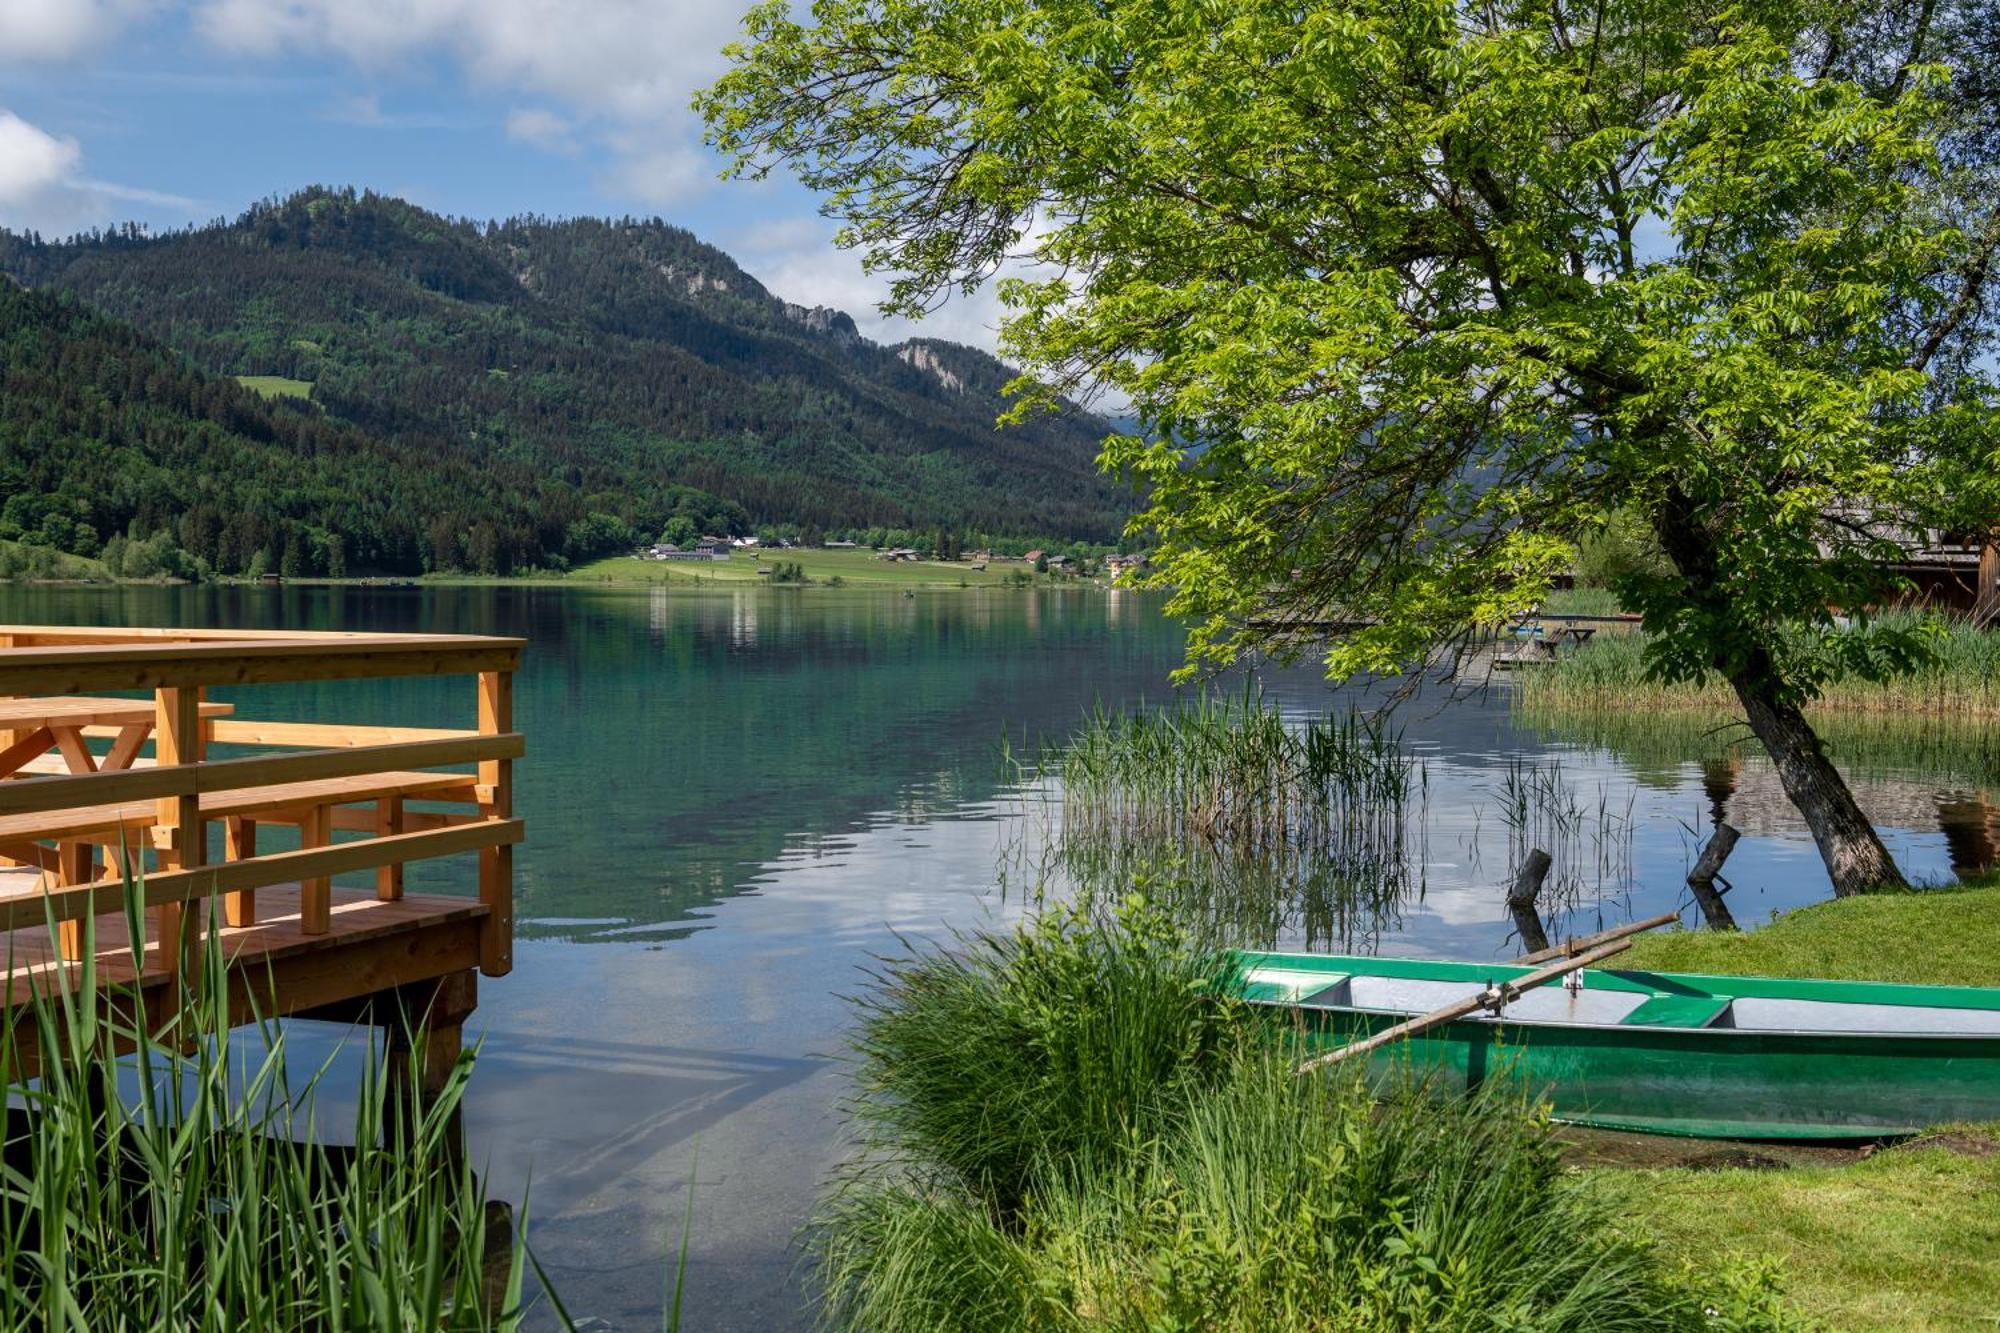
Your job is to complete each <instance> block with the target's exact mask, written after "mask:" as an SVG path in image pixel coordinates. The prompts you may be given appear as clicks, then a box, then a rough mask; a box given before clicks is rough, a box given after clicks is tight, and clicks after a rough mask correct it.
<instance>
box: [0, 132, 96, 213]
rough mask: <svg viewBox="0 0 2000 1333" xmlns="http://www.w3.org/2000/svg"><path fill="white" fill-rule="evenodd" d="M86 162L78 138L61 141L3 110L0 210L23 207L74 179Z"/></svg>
mask: <svg viewBox="0 0 2000 1333" xmlns="http://www.w3.org/2000/svg"><path fill="white" fill-rule="evenodd" d="M82 162H83V149H82V148H80V147H78V146H77V142H76V140H74V139H58V138H56V137H55V136H54V135H53V134H49V133H47V132H46V131H44V130H41V129H38V128H36V127H35V126H33V125H30V124H29V123H28V122H27V121H25V120H22V119H21V118H20V117H19V116H17V115H15V114H14V113H13V112H11V111H0V209H12V208H18V207H21V206H22V205H23V204H24V203H25V202H26V201H28V200H31V199H34V198H36V197H37V196H39V195H41V194H44V193H46V192H47V191H49V190H51V189H54V188H56V187H58V186H60V185H61V184H62V183H63V182H65V181H67V180H69V179H70V177H71V176H73V175H74V174H75V172H76V169H77V167H78V166H79V165H80V164H81V163H82Z"/></svg>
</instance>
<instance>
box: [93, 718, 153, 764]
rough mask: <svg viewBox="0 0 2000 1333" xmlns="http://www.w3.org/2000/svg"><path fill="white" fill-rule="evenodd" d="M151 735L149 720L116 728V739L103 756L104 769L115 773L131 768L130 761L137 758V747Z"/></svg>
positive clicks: (151, 723) (150, 720)
mask: <svg viewBox="0 0 2000 1333" xmlns="http://www.w3.org/2000/svg"><path fill="white" fill-rule="evenodd" d="M152 734H153V722H152V719H151V718H148V719H146V720H145V721H144V722H134V723H133V724H132V725H131V726H129V727H120V728H118V736H117V739H115V740H113V741H112V742H111V748H110V750H108V751H106V753H105V755H104V765H103V766H104V767H105V768H106V769H109V770H110V771H112V772H114V773H116V772H119V771H121V770H124V769H128V768H130V767H132V761H133V760H135V759H137V758H138V757H139V747H140V746H142V745H144V744H145V743H146V740H147V738H148V737H150V736H151V735H152Z"/></svg>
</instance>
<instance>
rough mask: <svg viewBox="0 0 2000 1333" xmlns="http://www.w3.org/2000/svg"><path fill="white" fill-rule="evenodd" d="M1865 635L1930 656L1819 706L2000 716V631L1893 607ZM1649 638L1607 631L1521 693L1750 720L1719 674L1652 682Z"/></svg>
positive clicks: (1836, 684)
mask: <svg viewBox="0 0 2000 1333" xmlns="http://www.w3.org/2000/svg"><path fill="white" fill-rule="evenodd" d="M1849 633H1851V634H1855V635H1882V636H1885V637H1886V636H1910V635H1914V636H1916V637H1917V638H1918V639H1919V640H1920V641H1921V642H1922V643H1924V644H1925V645H1926V647H1927V649H1928V652H1927V655H1926V660H1924V661H1922V662H1920V663H1919V664H1917V665H1916V666H1915V667H1914V668H1913V669H1912V670H1910V671H1908V672H1907V673H1905V674H1902V675H1898V676H1895V677H1893V678H1891V679H1888V680H1883V681H1869V680H1864V679H1860V678H1859V677H1855V676H1849V677H1846V678H1842V679H1836V680H1834V681H1832V682H1831V683H1830V684H1828V685H1827V686H1826V688H1825V689H1824V691H1823V692H1822V693H1821V695H1820V697H1819V699H1818V701H1817V703H1816V704H1815V707H1817V708H1819V709H1823V710H1843V711H1854V712H1889V713H1928V714H1937V715H1941V716H1953V717H1959V718H1965V717H1993V716H2000V634H1995V633H1992V632H1989V631H1986V630H1981V629H1975V628H1974V627H1973V626H1972V625H1971V624H1969V623H1968V622H1966V621H1963V620H1956V619H1947V618H1944V617H1940V616H1936V615H1933V614H1930V613H1924V612H1916V611H1893V612H1887V613H1884V614H1882V615H1878V616H1875V617H1873V618H1872V619H1871V620H1870V621H1869V622H1868V625H1867V627H1866V628H1863V629H1855V630H1852V631H1849ZM1645 648H1646V636H1645V635H1644V634H1642V633H1638V632H1633V633H1629V634H1599V635H1597V636H1596V637H1595V638H1593V639H1592V640H1591V641H1590V643H1589V644H1587V645H1586V646H1584V647H1583V648H1582V649H1580V650H1579V651H1577V652H1575V653H1572V654H1568V655H1566V656H1564V657H1562V658H1560V659H1558V660H1557V661H1555V662H1553V663H1550V664H1548V665H1545V666H1538V667H1536V668H1535V669H1533V670H1530V671H1522V672H1518V673H1516V677H1517V686H1516V688H1517V690H1518V697H1519V699H1520V700H1521V702H1522V704H1523V705H1525V706H1526V708H1527V709H1528V710H1529V711H1530V712H1540V713H1550V712H1555V711H1571V712H1574V711H1589V710H1595V711H1614V712H1615V711H1627V710H1631V711H1643V712H1654V713H1657V712H1663V711H1701V712H1707V713H1714V714H1716V715H1718V716H1721V717H1734V716H1740V715H1741V714H1740V708H1739V706H1738V704H1737V701H1736V695H1735V693H1734V692H1733V691H1732V690H1731V689H1730V688H1729V686H1728V685H1727V684H1726V683H1725V682H1723V681H1722V680H1721V679H1719V678H1715V677H1711V678H1710V679H1708V680H1707V681H1705V682H1704V683H1702V684H1700V685H1667V684H1662V683H1660V682H1658V681H1655V680H1651V679H1649V678H1648V675H1647V672H1646V663H1645Z"/></svg>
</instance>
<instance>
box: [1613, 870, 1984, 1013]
mask: <svg viewBox="0 0 2000 1333" xmlns="http://www.w3.org/2000/svg"><path fill="white" fill-rule="evenodd" d="M1617 966H1618V967H1620V968H1630V969H1638V970H1644V971H1655V972H1693V973H1704V974H1714V975H1721V976H1771V977H1826V978H1829V979H1832V980H1838V981H1897V982H1909V983H1919V984H1927V985H1934V986H2000V877H1993V876H1988V877H1985V878H1983V879H1981V880H1977V881H1974V882H1972V883H1969V884H1963V885H1946V886H1942V887H1938V888H1929V889H1913V890H1911V891H1909V892H1905V893H1864V894H1857V895H1855V896H1853V897H1849V898H1836V899H1833V900H1831V901H1828V902H1822V903H1814V904H1812V905H1811V906H1809V907H1800V908H1796V909H1794V910H1793V911H1790V912H1787V913H1786V914H1785V915H1783V916H1781V917H1779V918H1777V919H1776V920H1775V921H1773V922H1771V923H1770V924H1768V925H1763V926H1760V927H1759V928H1757V929H1755V930H1749V931H1740V932H1739V931H1710V930H1677V931H1672V932H1668V933H1664V934H1662V933H1657V932H1656V933H1654V934H1650V935H1642V936H1640V937H1639V938H1638V939H1636V940H1634V941H1633V943H1632V947H1631V949H1630V950H1629V951H1627V953H1626V954H1625V956H1624V957H1622V958H1620V959H1619V960H1618V963H1617Z"/></svg>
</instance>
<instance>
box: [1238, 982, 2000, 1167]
mask: <svg viewBox="0 0 2000 1333" xmlns="http://www.w3.org/2000/svg"><path fill="white" fill-rule="evenodd" d="M1251 957H1256V956H1255V955H1252V956H1251ZM1264 957H1269V956H1268V955H1265V956H1264ZM1285 957H1286V961H1287V963H1288V964H1290V965H1293V966H1296V964H1297V961H1298V959H1299V958H1300V957H1301V956H1298V955H1292V956H1285ZM1329 961H1330V962H1333V963H1340V964H1347V965H1349V966H1365V965H1367V964H1368V963H1369V962H1370V961H1373V962H1375V963H1376V965H1378V966H1380V965H1382V964H1381V963H1380V961H1379V960H1358V959H1357V960H1329ZM1401 966H1402V967H1404V968H1412V967H1416V968H1422V967H1423V966H1424V965H1422V964H1410V963H1403V964H1401ZM1429 967H1430V968H1431V969H1432V970H1433V971H1434V970H1435V969H1438V968H1446V967H1459V968H1465V967H1467V965H1463V964H1456V965H1454V964H1431V965H1429ZM1514 970H1515V969H1511V968H1485V969H1477V968H1471V969H1468V975H1471V974H1474V973H1481V972H1483V973H1491V974H1493V975H1494V976H1495V978H1496V979H1497V978H1504V977H1505V976H1506V975H1508V974H1509V973H1511V972H1513V971H1514ZM1721 982H1723V979H1719V978H1693V977H1678V976H1665V975H1662V974H1655V973H1618V972H1603V973H1593V974H1591V975H1590V976H1589V977H1588V979H1587V981H1586V985H1588V986H1592V987H1595V988H1596V989H1597V990H1598V991H1600V992H1604V991H1624V992H1626V993H1628V994H1629V993H1632V992H1639V993H1640V994H1642V995H1643V996H1645V997H1647V998H1655V997H1657V998H1670V999H1672V1000H1674V1001H1675V1002H1678V1003H1689V1002H1692V1003H1693V1004H1694V1005H1695V1006H1696V1007H1697V1008H1698V1007H1699V1006H1700V1004H1701V1003H1702V1002H1703V1001H1708V1000H1710V999H1711V998H1712V997H1713V998H1714V999H1715V1001H1716V1002H1717V1003H1718V1004H1726V1003H1727V1002H1729V1001H1730V1000H1732V999H1734V997H1736V996H1740V995H1744V994H1746V993H1750V994H1753V995H1754V994H1757V993H1759V991H1760V987H1761V990H1762V992H1765V993H1775V994H1777V995H1779V996H1781V997H1782V996H1800V995H1804V996H1808V997H1812V996H1852V995H1855V994H1856V993H1857V992H1859V993H1860V998H1861V1001H1862V1002H1864V1003H1868V1002H1872V1003H1873V1004H1874V1005H1877V1006H1879V1005H1880V1004H1881V1002H1882V1001H1883V999H1884V997H1885V996H1886V997H1887V998H1888V999H1889V1000H1892V1001H1893V1000H1897V999H1899V998H1901V999H1903V1000H1904V1001H1905V1002H1907V1003H1908V1004H1911V1005H1916V1004H1919V1003H1921V1002H1928V1003H1930V1004H1933V1005H1934V1004H1936V1003H1937V1001H1938V998H1939V997H1940V996H1945V997H1947V998H1950V997H1951V996H1954V995H1955V996H1958V997H1959V998H1960V1000H1961V1002H1966V1001H1964V997H1965V996H1966V995H1971V996H1973V997H1974V998H1975V1000H1976V1001H1977V1002H1976V1003H1972V1008H1971V1009H1970V1010H1969V1011H1967V1010H1961V1011H1953V1012H1969V1013H1970V1014H1971V1015H1972V1020H1976V1021H1969V1023H1968V1025H1969V1026H1985V1025H1987V1024H1989V1023H1990V1019H1989V1018H1988V1017H1987V1016H1986V1015H1985V1014H1982V1013H1981V1012H1980V1011H1981V1010H1982V1009H1985V1008H1986V1007H1987V1005H1988V1003H1990V1004H1991V1005H1992V1006H1993V1007H1995V1008H2000V992H1947V991H1943V990H1940V989H1939V988H1929V987H1884V986H1879V985H1876V986H1849V985H1846V984H1845V983H1800V982H1761V981H1760V980H1759V979H1729V980H1728V981H1727V983H1726V984H1727V985H1728V987H1729V991H1728V993H1719V992H1721V986H1720V985H1719V984H1718V983H1721ZM1814 986H1818V987H1822V988H1826V989H1824V990H1821V991H1814V990H1812V989H1810V988H1811V987H1814ZM1257 989H1258V988H1256V987H1252V988H1250V992H1249V997H1250V998H1251V999H1253V1000H1258V1001H1261V1002H1262V1003H1265V1004H1271V1005H1274V1006H1277V1007H1282V1008H1285V1009H1289V1010H1290V1011H1291V1012H1293V1013H1295V1014H1296V1015H1298V1016H1299V1019H1300V1021H1301V1022H1302V1024H1303V1026H1304V1030H1305V1035H1306V1041H1307V1044H1308V1046H1309V1048H1310V1049H1312V1050H1313V1051H1314V1052H1316V1053H1317V1052H1325V1051H1331V1050H1335V1049H1337V1048H1339V1047H1340V1046H1342V1045H1345V1044H1346V1043H1347V1042H1349V1041H1351V1040H1354V1039H1357V1038H1360V1037H1365V1036H1367V1035H1369V1034H1370V1033H1372V1032H1376V1031H1380V1030H1381V1029H1383V1028H1385V1027H1388V1026H1390V1025H1391V1024H1394V1023H1397V1022H1401V1021H1402V1020H1404V1019H1405V1018H1407V1017H1409V1016H1410V1013H1409V1012H1369V1011H1365V1010H1358V1009H1354V1008H1348V1007H1341V1006H1338V1005H1320V1006H1315V1005H1313V1004H1311V1003H1298V1002H1295V1001H1290V1002H1288V1000H1287V999H1285V998H1283V997H1277V996H1273V995H1271V994H1269V993H1268V988H1266V993H1264V994H1258V993H1255V992H1256V991H1257ZM1301 989H1304V988H1301ZM1897 992H1908V995H1906V996H1900V997H1899V996H1898V995H1897V994H1896V993H1897ZM1551 998H1552V999H1556V1002H1557V1003H1558V1004H1559V1003H1560V1000H1559V999H1558V998H1557V997H1551ZM1657 998H1656V1003H1657ZM1631 1002H1642V1001H1631ZM1815 1002H1816V1003H1821V1004H1825V1003H1833V1002H1835V1001H1833V1000H1829V999H1825V998H1821V999H1818V1000H1816V1001H1815ZM1968 1003H1971V1002H1968ZM1718 1012H1720V1010H1719V1009H1718ZM1925 1012H1934V1010H1925ZM1367 1059H1368V1060H1369V1063H1370V1068H1371V1071H1372V1072H1373V1073H1375V1074H1376V1075H1378V1076H1383V1077H1386V1076H1389V1075H1391V1074H1392V1073H1394V1072H1396V1071H1398V1070H1412V1069H1413V1070H1414V1071H1415V1072H1417V1073H1419V1074H1423V1075H1428V1076H1431V1077H1435V1078H1439V1079H1441V1080H1443V1081H1444V1082H1445V1083H1446V1084H1448V1085H1450V1086H1463V1087H1468V1088H1469V1087H1476V1086H1478V1085H1480V1084H1483V1083H1487V1082H1490V1081H1493V1080H1497V1079H1505V1080H1509V1081H1511V1082H1513V1083H1515V1084H1517V1085H1519V1086H1521V1087H1523V1088H1524V1089H1526V1090H1529V1091H1531V1092H1533V1093H1534V1094H1536V1095H1538V1096H1539V1097H1541V1098H1542V1099H1544V1100H1545V1101H1546V1103H1547V1104H1548V1106H1549V1108H1550V1112H1551V1114H1552V1115H1553V1116H1554V1117H1555V1118H1556V1119H1558V1120H1562V1121H1567V1122H1570V1123H1574V1124H1580V1125H1589V1126H1593V1127H1597V1128H1603V1129H1619V1130H1635V1131H1644V1132H1647V1133H1655V1134H1673V1135H1683V1136H1689V1137H1697V1138H1751V1139H1859V1138H1888V1137H1898V1136H1904V1135H1910V1134H1915V1133H1918V1132H1920V1131H1921V1130H1923V1129H1925V1128H1927V1127H1929V1126H1933V1125H1938V1124H1944V1123H1948V1122H1952V1121H1963V1120H1972V1121H1992V1120H2000V1033H1994V1034H1991V1035H1988V1034H1982V1033H1979V1032H1973V1031H1967V1032H1953V1033H1943V1034H1915V1033H1879V1032H1852V1031H1818V1032H1814V1031H1760V1030H1749V1029H1743V1028H1735V1027H1728V1026H1686V1027H1674V1026H1645V1025H1641V1026H1634V1025H1627V1024H1621V1023H1608V1024H1588V1023H1562V1022H1546V1023H1544V1022H1509V1021H1507V1020H1506V1019H1505V1018H1504V1017H1503V1018H1501V1019H1490V1018H1487V1019H1465V1020H1460V1021H1457V1022H1453V1023H1449V1024H1446V1025H1445V1026H1443V1027H1440V1028H1436V1029H1433V1030H1432V1031H1430V1032H1428V1033H1425V1034H1422V1035H1419V1036H1416V1037H1413V1038H1409V1039H1407V1040H1405V1041H1401V1042H1396V1043H1392V1044H1391V1045H1389V1046H1387V1047H1385V1048H1383V1049H1382V1050H1381V1051H1378V1052H1376V1053H1374V1054H1372V1055H1371V1056H1369V1057H1367Z"/></svg>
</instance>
